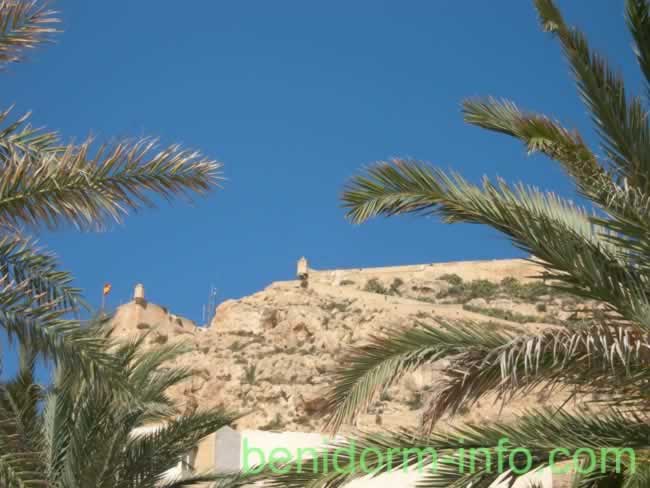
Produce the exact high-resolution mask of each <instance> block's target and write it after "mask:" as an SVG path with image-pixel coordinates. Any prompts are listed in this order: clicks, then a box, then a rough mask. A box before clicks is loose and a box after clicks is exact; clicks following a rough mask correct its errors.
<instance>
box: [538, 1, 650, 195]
mask: <svg viewBox="0 0 650 488" xmlns="http://www.w3.org/2000/svg"><path fill="white" fill-rule="evenodd" d="M535 5H536V7H537V11H538V13H539V16H540V19H541V21H542V25H543V27H544V28H545V29H546V30H549V31H551V32H554V33H555V34H556V35H557V38H558V39H559V40H560V42H561V44H562V47H563V49H564V53H565V55H566V57H567V59H568V60H569V63H570V64H571V67H572V70H573V73H574V75H575V77H576V80H577V83H578V89H579V92H580V95H581V97H582V99H583V100H584V102H585V104H586V105H587V107H588V108H589V110H590V112H591V114H592V119H593V121H594V123H595V125H596V127H597V129H598V131H599V134H600V136H601V139H602V142H603V149H604V151H605V153H606V155H607V156H608V158H609V159H610V160H611V161H612V162H613V163H614V165H615V168H616V170H617V172H618V174H619V175H620V176H621V177H623V178H626V179H627V180H628V182H629V184H631V185H633V186H638V187H640V188H644V189H646V188H648V186H647V185H648V184H649V181H650V180H649V179H648V177H647V175H648V174H650V173H649V170H650V125H649V122H648V113H647V111H646V110H645V108H644V107H643V104H642V103H641V100H640V99H639V98H634V99H632V100H630V101H629V103H628V97H627V94H626V91H625V85H624V83H623V79H622V78H621V77H620V76H619V75H618V74H616V73H614V72H613V71H612V70H611V69H610V68H609V66H608V64H607V62H606V60H605V59H604V58H603V57H602V56H601V55H599V54H598V53H595V52H593V51H592V50H591V49H590V48H589V45H588V42H587V39H586V38H585V36H584V35H583V34H582V33H581V32H580V31H579V30H577V29H575V28H571V27H569V26H567V25H566V23H565V21H564V19H563V17H562V15H561V13H560V11H559V10H558V9H557V7H556V6H555V4H554V2H553V0H535Z"/></svg>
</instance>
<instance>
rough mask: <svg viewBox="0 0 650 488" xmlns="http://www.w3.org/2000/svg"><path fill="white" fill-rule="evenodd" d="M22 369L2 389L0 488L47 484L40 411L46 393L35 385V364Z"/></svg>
mask: <svg viewBox="0 0 650 488" xmlns="http://www.w3.org/2000/svg"><path fill="white" fill-rule="evenodd" d="M21 366H22V367H21V368H20V370H19V372H18V375H17V376H16V377H15V378H14V379H12V380H10V381H8V382H6V383H4V384H2V385H0V453H1V454H0V484H2V485H3V486H11V487H13V486H17V487H26V488H27V487H35V486H42V485H43V484H44V471H45V470H44V465H43V463H42V460H41V458H40V456H39V454H40V448H41V445H40V442H39V440H40V436H39V428H40V425H41V424H40V421H39V410H38V408H39V407H38V405H39V402H40V400H41V398H42V395H43V390H42V388H41V386H40V385H37V384H36V383H35V382H34V369H33V368H34V363H33V361H29V360H28V361H27V364H24V363H23V364H22V365H21Z"/></svg>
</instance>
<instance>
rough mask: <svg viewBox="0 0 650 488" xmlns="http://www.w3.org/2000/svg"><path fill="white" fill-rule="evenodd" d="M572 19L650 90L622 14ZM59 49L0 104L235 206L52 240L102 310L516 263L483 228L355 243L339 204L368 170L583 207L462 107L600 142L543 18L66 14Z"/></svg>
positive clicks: (295, 12)
mask: <svg viewBox="0 0 650 488" xmlns="http://www.w3.org/2000/svg"><path fill="white" fill-rule="evenodd" d="M560 5H561V6H562V7H563V10H564V12H565V15H566V16H567V18H568V20H569V21H571V22H574V23H578V24H579V25H580V26H581V27H583V28H584V30H586V31H587V33H588V35H589V36H590V38H591V40H592V43H593V45H594V46H595V47H597V48H599V49H601V50H603V51H604V52H605V53H606V54H608V55H609V56H610V59H611V60H612V62H613V63H614V66H616V67H617V68H620V69H621V70H622V71H623V72H624V73H625V74H626V75H627V77H628V81H629V82H630V88H631V89H635V90H636V89H638V88H639V87H640V75H639V74H638V71H637V68H636V64H635V61H634V58H633V55H632V52H631V49H630V47H631V41H630V39H629V37H628V34H627V31H626V30H625V27H624V21H623V2H622V1H614V0H573V1H568V0H564V1H561V2H560ZM56 7H57V8H59V9H60V10H61V11H62V16H63V19H64V24H63V28H64V30H65V32H64V33H63V34H62V35H61V36H59V38H58V40H57V43H56V44H54V45H52V46H49V47H46V48H44V49H39V50H38V51H34V52H33V54H31V56H30V59H29V60H28V62H27V63H24V64H21V65H16V66H12V67H10V69H9V70H8V71H7V72H5V73H2V74H0V76H1V78H0V79H1V82H2V86H3V100H4V102H3V104H4V105H5V106H6V105H9V104H11V103H15V104H16V109H17V111H25V110H28V109H30V110H33V112H34V115H33V122H34V124H35V125H39V126H41V125H42V126H46V127H47V128H52V129H58V130H60V132H61V134H62V135H63V136H64V137H66V138H71V139H76V140H80V139H83V138H84V137H86V136H87V135H89V134H93V135H95V136H96V137H97V138H98V139H99V140H106V139H110V138H111V137H115V136H120V137H121V136H134V137H139V136H150V135H154V136H160V137H161V138H162V141H163V142H164V143H172V142H180V143H183V144H184V145H186V146H189V147H192V148H197V149H200V150H201V151H202V152H203V153H204V154H206V155H208V156H210V157H213V158H215V159H218V160H219V161H221V162H223V163H224V165H225V166H224V175H225V177H226V178H227V179H226V181H225V182H224V183H223V189H222V190H219V191H217V192H215V193H214V194H213V195H211V196H209V197H208V198H204V199H200V200H198V201H197V202H196V204H195V205H188V204H183V203H178V204H174V205H173V206H169V205H163V206H161V207H160V208H158V209H156V210H153V211H145V212H143V213H141V214H139V215H137V216H134V217H131V218H129V219H127V221H126V223H125V224H124V225H122V226H114V227H113V228H112V229H111V230H110V231H108V232H105V233H102V234H80V233H77V232H75V231H74V230H64V231H60V232H56V233H43V234H42V240H41V241H42V243H43V244H44V245H46V246H47V247H48V248H50V249H52V250H54V251H55V252H56V253H57V254H58V255H59V257H60V258H61V261H62V263H63V265H64V267H65V268H66V269H70V270H71V271H72V272H73V273H74V275H75V277H76V278H77V282H78V285H79V286H81V287H82V288H84V289H85V291H86V296H87V298H88V299H89V300H90V301H91V302H93V303H95V304H98V302H99V297H100V293H101V286H102V284H103V283H104V282H105V281H108V282H111V283H112V284H113V292H112V293H111V295H110V296H109V305H110V306H111V307H114V306H116V305H118V304H119V303H121V302H125V301H128V300H129V298H130V296H131V293H132V289H133V285H134V284H135V283H137V282H142V283H144V285H145V287H146V290H147V296H148V298H150V299H151V300H153V301H155V302H157V303H160V304H162V305H165V306H167V307H169V308H170V309H171V310H173V311H174V312H176V313H178V314H181V315H185V316H187V317H190V318H192V319H195V320H197V321H198V320H200V318H201V309H202V305H203V304H204V303H206V301H207V294H208V290H209V287H210V285H214V286H216V287H217V288H218V290H219V299H220V300H221V299H226V298H233V297H240V296H243V295H247V294H251V293H253V292H255V291H258V290H261V289H262V288H263V287H265V286H266V285H268V284H269V283H271V282H272V281H276V280H283V279H291V278H292V277H293V276H294V273H295V262H296V260H297V259H298V258H299V257H300V256H301V255H305V256H307V257H308V258H309V260H310V262H311V265H312V266H313V267H315V268H342V267H368V266H384V265H396V264H411V263H426V262H437V261H448V260H463V259H492V258H508V257H514V256H520V255H521V254H520V253H519V252H518V251H517V250H516V249H514V248H513V247H512V245H511V244H510V243H509V242H508V241H507V240H505V239H504V238H503V237H501V236H499V235H497V234H496V233H494V232H492V231H489V230H487V229H484V228H481V227H477V226H469V225H455V226H448V225H444V224H441V223H440V222H438V221H436V220H435V219H428V220H427V219H423V218H405V217H402V218H392V219H387V220H376V221H373V222H371V223H368V224H364V225H361V226H353V225H351V224H349V223H348V222H346V220H345V219H344V215H343V211H342V209H341V208H340V203H339V199H338V197H339V194H340V192H341V189H342V187H343V185H344V183H345V182H346V180H347V179H348V178H349V177H351V176H352V175H354V174H355V173H357V172H358V171H359V170H360V169H361V168H362V167H363V166H364V165H367V164H369V163H372V162H374V161H376V160H380V159H385V158H390V157H394V156H409V157H413V158H418V159H423V160H427V161H430V162H432V163H434V164H437V165H440V166H442V167H444V168H452V169H454V170H457V171H459V172H461V173H462V174H464V175H465V176H467V177H468V178H470V179H471V180H474V181H477V180H478V179H480V177H481V176H482V175H484V174H486V175H489V176H497V175H498V176H502V177H504V178H506V179H508V180H517V179H520V180H523V181H525V182H527V183H532V184H535V185H538V186H540V187H542V188H546V189H552V190H554V191H557V192H559V193H562V194H564V195H571V192H572V188H571V186H570V185H569V184H568V183H567V181H566V179H565V178H564V176H563V175H562V173H561V172H560V170H559V169H558V168H557V167H556V166H554V165H553V164H552V163H551V162H549V161H547V160H545V159H543V158H527V157H526V156H525V153H524V150H523V148H522V147H521V146H520V145H519V144H518V143H516V142H515V141H513V140H510V139H509V138H507V137H505V136H499V135H496V134H490V133H487V132H484V131H482V130H480V129H477V128H474V127H471V126H468V125H466V124H464V123H463V121H462V117H461V114H460V103H461V101H462V99H463V98H465V97H471V96H478V95H494V96H504V97H509V98H512V99H513V100H514V101H516V102H517V103H519V104H520V106H522V107H525V108H528V109H533V110H539V111H545V112H547V113H549V114H551V115H554V116H556V117H558V118H559V119H560V120H561V121H563V122H564V123H565V124H566V125H568V126H570V127H578V128H580V129H581V130H584V131H585V133H586V134H587V135H588V136H589V138H591V139H592V140H593V133H592V132H590V130H591V127H590V125H589V121H588V119H587V117H586V115H585V110H584V108H583V106H582V105H581V103H580V101H579V100H578V98H577V95H576V90H575V87H574V84H573V81H572V79H571V77H570V75H569V70H568V66H567V64H566V62H565V61H564V60H563V58H562V57H561V54H560V49H559V47H558V45H557V44H556V43H555V42H553V40H552V39H551V37H549V35H547V34H544V33H542V32H541V31H540V29H539V27H538V23H537V19H536V15H535V12H534V10H533V7H532V2H530V1H524V0H501V1H493V2H485V1H480V0H472V1H469V2H467V1H466V2H456V1H452V0H437V1H434V0H426V1H425V0H420V1H417V0H413V1H396V0H392V1H383V0H355V1H339V0H329V1H327V2H324V1H318V2H317V1H305V0H277V1H273V2H270V1H263V0H249V1H234V0H231V1H221V0H214V1H208V0H203V1H193V2H179V1H178V0H175V1H171V0H138V1H133V0H113V1H110V2H108V1H82V0H70V1H67V2H63V1H60V2H57V3H56Z"/></svg>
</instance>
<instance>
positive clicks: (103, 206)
mask: <svg viewBox="0 0 650 488" xmlns="http://www.w3.org/2000/svg"><path fill="white" fill-rule="evenodd" d="M57 22H58V18H57V14H56V12H54V11H51V10H49V9H48V8H47V6H46V4H45V3H43V2H41V1H39V0H0V67H3V68H4V67H6V66H7V65H9V64H11V63H14V62H16V61H20V60H22V59H23V57H24V55H25V54H26V52H27V50H28V49H30V48H33V47H35V46H38V45H40V44H43V43H47V42H49V41H50V40H51V38H52V35H54V34H55V33H56V32H58V31H57V30H56V25H57ZM29 118H30V115H29V114H26V115H24V116H21V117H18V118H16V117H12V115H11V113H10V110H6V111H4V112H1V113H0V127H1V128H0V172H1V173H2V176H1V178H0V326H1V327H2V328H3V329H4V331H5V332H6V333H7V334H8V336H9V337H10V339H14V338H17V339H18V340H19V341H26V340H29V341H30V344H31V345H32V347H34V348H36V349H38V350H39V351H40V352H41V353H43V354H44V355H46V356H51V357H53V358H55V359H56V360H57V361H59V362H67V363H68V365H70V366H72V365H77V367H82V368H90V367H97V366H102V367H105V366H108V363H110V360H109V358H107V357H106V356H105V344H104V340H103V339H102V338H100V337H98V336H88V335H87V334H85V332H84V331H83V330H82V329H81V328H80V327H79V323H78V322H77V321H76V320H71V319H69V318H68V317H70V313H69V312H71V311H75V310H78V309H79V307H80V306H82V305H83V301H82V297H81V293H80V290H78V289H77V288H75V287H73V286H72V277H71V275H70V274H69V273H68V272H66V271H62V270H60V269H59V267H58V264H57V261H56V259H55V258H54V257H53V256H52V255H51V254H50V253H48V252H46V251H44V250H43V249H42V248H40V247H38V246H37V245H36V243H35V240H34V238H33V237H30V235H29V234H28V232H30V231H31V232H35V231H38V229H39V228H42V227H43V226H45V227H48V228H52V229H56V228H60V227H61V226H64V225H70V224H72V225H74V226H76V227H78V228H80V229H85V230H92V229H96V228H98V227H101V226H102V225H103V224H105V223H106V222H107V221H109V220H117V221H119V220H120V219H121V218H122V217H123V216H124V215H126V213H127V211H128V210H137V209H139V208H141V207H145V206H152V205H153V200H152V197H153V196H154V195H158V196H162V197H165V198H168V199H169V198H171V197H173V196H175V195H185V196H189V195H190V194H192V193H199V194H200V193H204V192H206V191H208V190H210V189H211V188H212V187H213V186H214V185H215V183H216V182H217V181H218V179H219V168H220V165H219V164H218V163H216V162H215V161H213V160H210V159H207V158H204V157H202V156H201V155H200V154H199V153H198V152H195V151H192V150H186V149H183V148H181V147H180V146H178V145H172V146H168V147H159V146H158V144H157V142H156V140H154V139H140V140H133V141H129V140H123V141H117V142H115V143H112V144H104V145H99V146H98V145H97V144H94V143H93V141H92V140H91V139H88V140H86V141H84V142H82V143H81V144H69V143H66V142H64V141H63V140H62V139H61V138H60V137H59V136H58V134H56V133H55V132H46V131H43V130H39V129H34V128H33V127H32V126H31V125H30V124H29ZM89 359H92V361H88V360H89Z"/></svg>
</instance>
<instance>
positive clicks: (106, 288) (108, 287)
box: [102, 283, 112, 295]
mask: <svg viewBox="0 0 650 488" xmlns="http://www.w3.org/2000/svg"><path fill="white" fill-rule="evenodd" d="M111 288H112V286H111V284H110V283H104V289H103V290H102V292H103V294H104V295H108V294H109V293H110V292H111Z"/></svg>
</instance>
